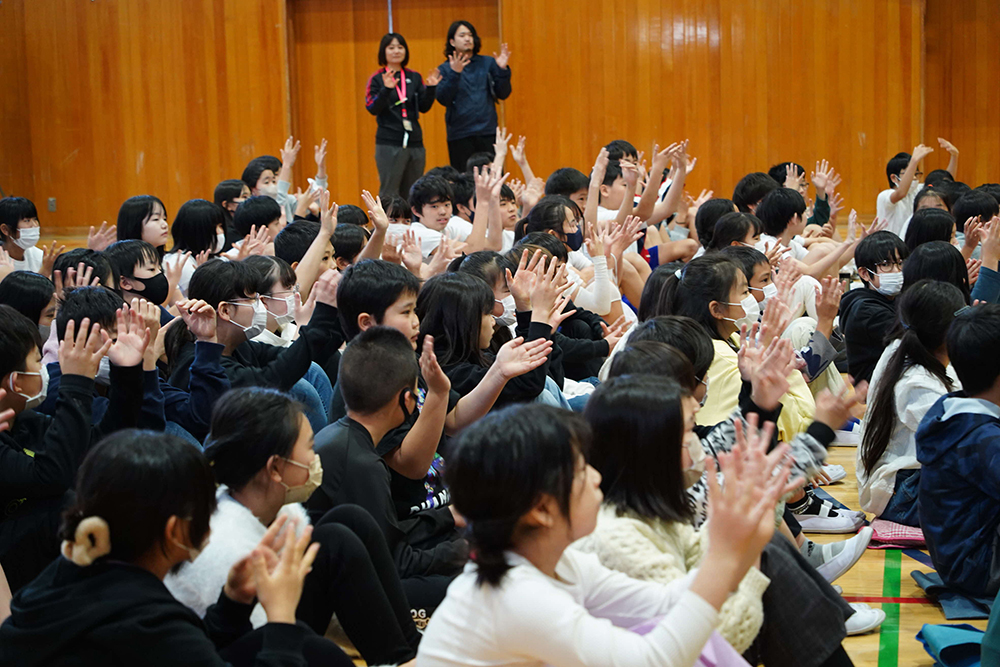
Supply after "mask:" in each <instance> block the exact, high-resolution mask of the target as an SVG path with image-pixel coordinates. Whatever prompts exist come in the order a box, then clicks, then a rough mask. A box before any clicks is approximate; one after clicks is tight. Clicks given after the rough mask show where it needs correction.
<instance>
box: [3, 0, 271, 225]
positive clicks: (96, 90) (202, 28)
mask: <svg viewBox="0 0 1000 667" xmlns="http://www.w3.org/2000/svg"><path fill="white" fill-rule="evenodd" d="M20 1H21V0H15V2H14V3H11V4H14V5H16V4H17V3H18V2H20ZM9 2H10V0H8V2H5V3H4V5H3V11H4V12H6V11H7V10H8V3H9ZM23 6H24V9H23V14H24V28H23V35H24V45H25V68H24V72H25V78H26V80H27V81H28V82H29V83H30V100H31V106H30V119H29V120H30V122H29V125H30V128H29V131H28V132H27V133H26V136H27V140H28V141H30V146H31V151H30V153H31V172H32V173H33V175H34V191H33V193H34V196H35V201H36V203H37V204H38V205H39V208H42V207H43V204H44V202H45V200H46V198H48V197H56V198H57V206H58V209H57V211H56V212H54V213H49V212H43V213H42V224H43V226H44V227H49V226H53V227H67V228H68V227H80V226H86V225H90V224H95V223H99V222H100V221H101V220H114V219H115V218H116V216H117V212H118V207H119V206H120V205H121V203H122V201H124V200H125V199H126V198H128V197H130V196H132V195H136V194H143V193H149V194H155V195H157V196H159V197H160V198H161V199H163V200H164V202H165V203H166V205H167V209H168V213H170V214H173V213H174V212H176V211H177V208H178V207H179V206H180V205H181V204H182V203H183V202H184V201H186V200H188V199H191V198H194V197H206V198H211V196H212V191H213V189H214V187H215V184H216V183H218V182H219V181H220V180H222V179H225V178H238V177H239V175H240V173H241V172H242V170H243V167H244V165H245V164H246V162H247V161H248V160H249V159H250V158H252V157H254V156H255V155H259V154H262V153H272V154H276V153H277V151H278V149H279V147H280V145H281V142H282V141H283V138H284V137H285V136H287V134H288V132H289V130H290V114H289V93H288V85H287V69H288V67H287V63H286V58H287V40H286V17H285V4H284V0H185V2H184V3H175V2H134V1H125V0H117V1H116V0H102V1H100V2H77V1H76V0H32V1H31V2H26V3H24V4H23ZM5 28H6V24H5ZM5 104H6V102H5ZM4 130H6V124H5V127H4ZM5 149H6V146H5ZM5 153H6V150H5ZM6 160H7V158H6V157H5V162H6Z"/></svg>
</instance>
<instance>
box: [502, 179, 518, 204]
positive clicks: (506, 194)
mask: <svg viewBox="0 0 1000 667" xmlns="http://www.w3.org/2000/svg"><path fill="white" fill-rule="evenodd" d="M500 201H517V196H515V195H514V191H513V190H512V189H511V187H510V186H509V185H507V184H506V183H504V184H502V185H501V186H500Z"/></svg>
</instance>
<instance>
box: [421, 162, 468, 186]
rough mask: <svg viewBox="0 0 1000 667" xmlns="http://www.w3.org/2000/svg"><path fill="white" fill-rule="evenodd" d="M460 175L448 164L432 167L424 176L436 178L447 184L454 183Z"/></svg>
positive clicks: (460, 173)
mask: <svg viewBox="0 0 1000 667" xmlns="http://www.w3.org/2000/svg"><path fill="white" fill-rule="evenodd" d="M461 175H462V172H460V171H459V170H458V169H455V168H454V167H453V166H451V165H450V164H446V165H442V166H440V167H433V168H432V169H428V170H427V172H426V173H425V174H424V176H438V177H440V178H443V179H444V180H446V181H448V182H449V183H454V182H455V179H457V178H458V177H459V176H461Z"/></svg>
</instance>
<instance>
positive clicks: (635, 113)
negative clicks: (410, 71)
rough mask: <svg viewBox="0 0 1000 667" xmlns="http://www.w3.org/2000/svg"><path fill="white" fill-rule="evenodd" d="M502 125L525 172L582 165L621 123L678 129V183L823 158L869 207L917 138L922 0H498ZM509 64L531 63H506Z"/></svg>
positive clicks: (725, 181) (660, 135) (649, 136)
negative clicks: (505, 70) (892, 164)
mask: <svg viewBox="0 0 1000 667" xmlns="http://www.w3.org/2000/svg"><path fill="white" fill-rule="evenodd" d="M502 7H503V26H504V40H505V41H507V42H508V43H510V45H511V50H512V51H513V54H514V55H513V57H512V59H511V64H512V67H514V68H515V79H514V94H513V95H512V96H511V98H510V99H509V100H508V101H507V125H508V128H509V129H510V130H511V131H512V132H514V133H515V134H525V135H527V136H528V137H529V158H530V160H531V163H532V166H533V168H534V169H535V172H536V173H537V174H540V175H547V174H549V173H551V172H552V171H553V170H555V169H557V168H559V167H563V166H574V167H577V168H578V169H581V170H583V171H587V170H588V169H589V166H590V165H591V164H592V163H593V160H594V157H595V156H596V154H597V151H598V149H599V148H600V147H601V146H602V145H603V144H605V143H607V142H608V141H610V140H612V139H618V138H625V139H628V140H630V141H632V142H633V143H634V144H635V145H636V146H637V147H638V148H639V149H640V150H645V151H646V152H647V155H648V152H649V149H650V146H651V144H652V142H653V141H654V140H655V141H659V142H660V143H661V145H665V144H666V143H669V142H670V141H675V140H678V139H682V138H690V139H691V152H692V155H695V156H697V157H698V158H699V163H698V166H697V168H696V170H695V172H694V173H693V174H692V175H691V178H690V179H689V184H690V185H689V188H688V189H689V190H692V191H697V190H699V189H700V188H712V189H714V190H715V192H716V193H717V194H719V195H723V196H730V195H731V193H732V189H733V186H734V185H735V183H736V181H737V180H739V178H740V177H741V176H743V175H744V174H746V173H747V172H750V171H757V170H766V169H767V168H768V167H770V166H771V165H772V164H775V163H777V162H780V161H784V160H795V161H797V162H799V163H801V164H803V165H805V166H806V167H807V168H811V167H812V166H813V165H814V163H815V161H816V160H818V159H821V158H826V159H829V160H830V162H831V163H832V164H833V166H834V167H835V168H836V169H837V170H838V171H839V172H840V173H841V174H842V175H843V176H844V179H845V182H844V185H843V186H842V190H843V194H844V195H845V198H846V202H847V205H848V206H850V207H855V208H857V209H858V211H859V212H866V213H874V210H875V197H876V195H877V193H878V191H879V189H881V188H882V187H883V183H884V182H885V176H884V174H885V163H886V161H887V160H888V158H889V157H891V156H892V155H893V154H895V153H896V152H898V151H900V150H909V149H911V148H912V147H913V145H914V144H916V143H918V142H919V141H920V140H921V139H922V135H921V129H922V128H921V125H922V112H921V92H922V90H921V81H922V80H923V58H922V54H923V44H922V39H923V28H922V26H923V3H922V1H921V0H883V1H880V2H873V3H869V2H856V1H855V0H822V1H819V0H818V1H816V2H798V1H797V0H637V1H636V2H628V3H619V2H613V1H612V0H581V1H580V2H577V3H575V4H574V7H573V11H569V12H567V11H564V9H563V8H561V7H560V6H559V4H558V3H544V2H521V1H513V0H510V1H506V2H503V3H502ZM517 68H520V71H527V72H531V73H532V75H531V76H522V77H517V76H516V73H517V71H518V69H517Z"/></svg>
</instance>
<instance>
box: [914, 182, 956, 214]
mask: <svg viewBox="0 0 1000 667" xmlns="http://www.w3.org/2000/svg"><path fill="white" fill-rule="evenodd" d="M931 197H934V198H935V199H940V200H941V203H942V204H944V205H945V208H947V209H948V210H949V211H950V210H951V206H952V199H951V194H950V191H949V189H948V188H947V185H946V184H942V185H940V186H931V185H927V184H924V187H922V188H920V191H919V192H917V196H916V197H914V198H913V211H914V212H917V211H919V210H920V203H921V202H922V201H923V200H925V199H930V198H931Z"/></svg>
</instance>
